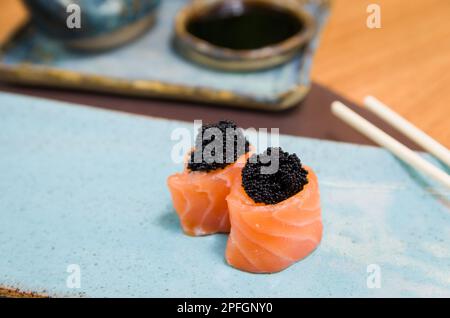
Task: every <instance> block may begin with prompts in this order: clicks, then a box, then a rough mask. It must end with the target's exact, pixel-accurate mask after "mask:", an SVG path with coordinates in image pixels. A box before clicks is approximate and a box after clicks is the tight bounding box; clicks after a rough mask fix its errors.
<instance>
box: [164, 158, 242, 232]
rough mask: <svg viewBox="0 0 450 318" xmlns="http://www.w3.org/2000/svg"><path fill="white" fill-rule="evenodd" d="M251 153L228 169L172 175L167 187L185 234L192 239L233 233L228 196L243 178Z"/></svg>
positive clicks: (187, 171) (186, 171)
mask: <svg viewBox="0 0 450 318" xmlns="http://www.w3.org/2000/svg"><path fill="white" fill-rule="evenodd" d="M249 155H250V153H247V154H245V155H242V156H241V157H240V158H238V160H237V161H236V162H235V163H233V164H230V165H228V166H227V167H225V168H224V169H219V170H215V171H210V172H200V171H189V170H188V169H187V168H185V170H184V171H183V172H182V173H176V174H173V175H171V176H170V177H169V178H168V180H167V184H168V186H169V190H170V193H171V196H172V201H173V205H174V208H175V211H176V212H177V214H178V217H179V219H180V223H181V226H182V228H183V231H184V232H185V233H186V234H188V235H191V236H202V235H209V234H214V233H228V232H230V218H229V213H228V205H227V201H226V197H227V196H228V195H229V193H230V189H231V186H232V184H233V183H234V182H235V180H236V179H239V178H240V175H241V171H242V168H243V167H244V165H245V161H246V159H247V158H248V156H249Z"/></svg>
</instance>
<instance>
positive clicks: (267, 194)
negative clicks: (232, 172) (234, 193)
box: [242, 148, 308, 204]
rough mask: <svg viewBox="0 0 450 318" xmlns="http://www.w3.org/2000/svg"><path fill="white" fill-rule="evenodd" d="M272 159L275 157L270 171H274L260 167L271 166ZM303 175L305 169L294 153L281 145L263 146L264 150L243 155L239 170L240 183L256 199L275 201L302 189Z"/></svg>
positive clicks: (265, 201) (264, 201) (304, 183)
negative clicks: (260, 152)
mask: <svg viewBox="0 0 450 318" xmlns="http://www.w3.org/2000/svg"><path fill="white" fill-rule="evenodd" d="M272 153H273V156H272ZM272 157H273V158H272ZM272 159H275V160H278V169H277V170H276V171H271V172H274V173H267V171H262V170H261V168H262V167H266V169H267V167H269V166H271V164H272V161H271V160H272ZM274 166H275V165H274ZM262 172H263V173H262ZM307 176H308V171H307V170H305V169H304V168H303V167H302V164H301V161H300V159H299V158H298V157H297V155H296V154H289V153H287V152H284V151H283V150H282V149H281V148H267V150H266V151H265V152H264V153H262V154H260V155H257V154H254V155H253V156H251V157H250V158H249V159H247V162H246V165H245V167H244V169H243V170H242V187H243V188H244V190H245V192H246V193H247V195H248V196H249V197H250V198H252V199H253V201H255V202H256V203H265V204H276V203H279V202H281V201H284V200H286V199H288V198H290V197H292V196H293V195H295V194H297V193H299V192H300V191H301V190H303V187H304V186H305V185H306V184H307V183H308V178H307Z"/></svg>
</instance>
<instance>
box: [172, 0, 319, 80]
mask: <svg viewBox="0 0 450 318" xmlns="http://www.w3.org/2000/svg"><path fill="white" fill-rule="evenodd" d="M252 30H253V31H252ZM315 30H316V23H315V20H314V19H313V18H312V17H311V16H310V15H309V14H308V13H307V12H305V11H304V10H303V9H302V7H301V5H300V4H299V2H298V1H297V0H286V1H279V0H211V1H200V0H198V1H193V2H192V3H191V4H189V5H187V6H186V7H184V8H183V9H182V10H181V11H180V12H178V14H177V16H176V18H175V30H174V44H175V48H176V50H177V51H178V52H179V53H180V54H181V55H182V56H184V57H186V58H187V59H189V60H191V61H193V62H196V63H199V64H201V65H204V66H207V67H210V68H215V69H219V70H225V71H243V72H248V71H257V70H263V69H267V68H271V67H275V66H278V65H280V64H283V63H285V62H287V61H289V60H290V59H292V58H293V57H294V56H295V55H296V54H297V53H298V52H299V50H301V48H302V47H303V46H304V45H305V44H306V43H308V41H310V40H311V39H312V37H313V36H314V33H315ZM252 32H253V33H252ZM277 32H278V33H277ZM235 39H237V40H236V41H235V42H233V41H234V40H235Z"/></svg>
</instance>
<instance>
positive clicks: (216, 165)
mask: <svg viewBox="0 0 450 318" xmlns="http://www.w3.org/2000/svg"><path fill="white" fill-rule="evenodd" d="M214 128H215V129H216V130H210V134H208V129H214ZM217 129H218V130H220V132H221V136H222V138H223V140H222V145H223V148H222V156H221V157H219V159H221V160H214V161H212V162H211V160H207V158H205V154H204V149H205V147H207V146H208V145H209V144H211V143H212V142H213V141H215V139H216V134H214V131H217ZM205 133H206V135H205ZM209 135H211V136H209ZM227 140H229V142H228V144H229V145H231V144H232V145H233V147H232V148H233V149H227ZM231 141H233V142H232V143H231ZM249 148H250V144H249V142H248V140H247V139H246V138H245V136H244V133H243V131H242V129H241V128H239V127H238V126H237V125H236V123H234V122H233V121H231V120H221V121H219V122H217V123H212V124H205V125H202V127H201V128H199V131H198V134H197V137H196V140H195V148H194V151H192V152H191V154H190V160H189V162H188V165H187V168H188V169H189V170H190V171H203V172H210V171H214V170H218V169H223V168H225V167H227V166H228V165H230V164H233V163H235V162H236V161H237V159H238V158H239V157H240V156H242V155H243V154H246V153H247V152H249ZM231 152H232V153H231ZM208 155H210V156H211V157H212V158H215V156H216V151H215V149H214V148H213V149H212V150H211V151H210V154H208ZM219 156H220V154H219ZM198 158H201V161H200V160H198ZM196 159H197V160H196ZM227 159H232V160H227ZM196 161H198V162H196Z"/></svg>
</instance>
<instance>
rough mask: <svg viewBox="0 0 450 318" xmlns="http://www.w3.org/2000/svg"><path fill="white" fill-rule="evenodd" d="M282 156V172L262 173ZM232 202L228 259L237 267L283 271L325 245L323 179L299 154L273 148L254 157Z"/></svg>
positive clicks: (248, 270)
mask: <svg viewBox="0 0 450 318" xmlns="http://www.w3.org/2000/svg"><path fill="white" fill-rule="evenodd" d="M275 153H276V155H275ZM272 155H274V156H272ZM276 158H278V167H277V169H276V172H274V171H272V172H271V173H262V171H263V169H264V168H267V166H268V163H271V162H273V160H274V159H276ZM227 202H228V208H229V213H230V222H231V232H230V235H229V238H228V242H227V247H226V260H227V262H228V264H230V265H231V266H233V267H235V268H237V269H240V270H243V271H247V272H252V273H274V272H279V271H281V270H283V269H285V268H287V267H289V266H290V265H292V264H294V263H295V262H297V261H299V260H301V259H303V258H304V257H306V256H308V255H309V254H310V253H311V252H312V251H314V249H315V248H316V247H317V246H318V245H319V243H320V240H321V238H322V218H321V208H320V197H319V186H318V182H317V177H316V175H315V173H314V172H313V171H312V169H311V168H308V167H303V166H302V164H301V162H300V160H299V158H298V157H297V155H295V154H289V153H287V152H284V151H283V150H282V149H281V148H268V149H267V150H266V152H265V153H263V154H261V155H253V156H252V157H250V158H249V159H248V160H247V163H246V165H245V167H244V168H243V170H242V174H241V178H239V179H236V180H235V184H234V185H233V187H232V190H231V192H230V195H229V196H228V197H227Z"/></svg>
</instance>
